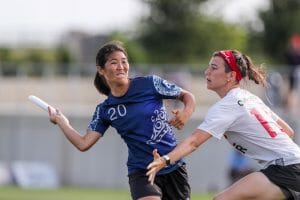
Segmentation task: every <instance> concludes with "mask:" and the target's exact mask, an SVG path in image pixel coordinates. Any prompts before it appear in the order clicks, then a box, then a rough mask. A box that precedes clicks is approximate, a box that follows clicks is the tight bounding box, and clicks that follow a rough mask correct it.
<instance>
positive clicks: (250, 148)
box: [198, 88, 300, 168]
mask: <svg viewBox="0 0 300 200" xmlns="http://www.w3.org/2000/svg"><path fill="white" fill-rule="evenodd" d="M278 119H279V117H278V116H277V115H276V114H275V113H274V112H273V111H272V110H271V109H270V108H269V107H268V106H266V105H265V104H264V103H263V101H262V100H261V99H260V98H258V97H257V96H255V95H253V94H252V93H250V92H248V91H247V90H243V89H241V88H235V89H232V90H230V91H229V92H228V94H227V95H226V96H225V97H224V98H222V99H221V100H220V101H218V102H217V103H215V104H214V105H213V106H212V107H211V108H210V109H209V111H208V113H207V115H206V117H205V119H204V121H203V122H202V123H201V124H200V125H199V126H198V129H201V130H203V131H206V132H208V133H209V134H211V135H212V136H214V137H216V138H218V139H221V138H222V136H223V135H224V137H225V138H226V139H227V141H228V142H229V143H230V144H231V145H232V146H233V147H235V148H236V149H237V150H239V151H240V152H241V153H243V154H244V155H245V156H248V157H250V158H253V159H255V160H257V161H258V162H259V163H260V164H261V165H262V166H263V167H264V168H265V167H267V166H269V165H270V164H277V165H290V164H295V163H300V148H299V147H298V145H297V144H295V143H294V142H293V140H292V139H291V138H290V137H289V136H288V135H287V134H286V133H285V132H284V131H283V130H282V128H281V127H280V126H279V125H278V124H277V123H276V121H277V120H278Z"/></svg>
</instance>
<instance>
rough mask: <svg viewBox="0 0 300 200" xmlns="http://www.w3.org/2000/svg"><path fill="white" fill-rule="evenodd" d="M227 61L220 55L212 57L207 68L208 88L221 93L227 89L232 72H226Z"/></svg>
mask: <svg viewBox="0 0 300 200" xmlns="http://www.w3.org/2000/svg"><path fill="white" fill-rule="evenodd" d="M224 64H225V62H224V60H223V59H222V58H221V57H219V56H214V57H212V58H211V60H210V62H209V64H208V67H207V69H206V70H205V78H206V84H207V89H210V90H213V91H215V92H217V93H218V94H219V95H220V92H222V91H224V90H226V88H227V85H228V82H229V81H230V74H231V73H226V72H225V65H224Z"/></svg>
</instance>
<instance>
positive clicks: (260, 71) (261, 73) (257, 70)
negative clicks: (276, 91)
mask: <svg viewBox="0 0 300 200" xmlns="http://www.w3.org/2000/svg"><path fill="white" fill-rule="evenodd" d="M231 52H232V54H233V56H234V58H235V62H236V65H237V67H238V69H239V70H240V72H241V75H242V77H243V78H245V77H248V79H249V80H252V81H254V82H255V83H256V84H261V85H263V86H266V84H267V81H266V77H265V76H266V75H265V74H266V73H265V69H264V66H263V65H259V66H257V67H256V66H255V65H254V64H253V62H252V60H251V58H250V57H249V56H247V55H245V54H243V53H241V52H239V51H237V50H231ZM218 54H219V52H215V53H214V54H213V56H217V55H218ZM230 71H232V70H231V68H230V67H229V66H228V65H227V64H226V62H225V72H226V73H228V72H230Z"/></svg>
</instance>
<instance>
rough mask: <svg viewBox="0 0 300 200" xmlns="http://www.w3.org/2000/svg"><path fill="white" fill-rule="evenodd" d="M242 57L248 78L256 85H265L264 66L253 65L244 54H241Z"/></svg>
mask: <svg viewBox="0 0 300 200" xmlns="http://www.w3.org/2000/svg"><path fill="white" fill-rule="evenodd" d="M242 57H243V59H244V60H245V62H246V72H247V74H246V75H247V76H248V79H249V80H252V81H254V82H255V83H256V84H258V85H259V84H260V85H262V86H266V85H267V81H266V72H265V68H264V66H263V65H262V64H261V65H259V66H258V67H255V66H254V64H253V63H252V61H251V59H250V57H248V56H246V55H244V54H242Z"/></svg>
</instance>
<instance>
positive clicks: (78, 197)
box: [0, 187, 212, 200]
mask: <svg viewBox="0 0 300 200" xmlns="http://www.w3.org/2000/svg"><path fill="white" fill-rule="evenodd" d="M130 199H131V198H130V194H129V192H128V191H127V190H122V189H98V188H94V189H91V188H74V187H63V188H59V189H21V188H18V187H0V200H130ZM191 199H192V200H209V199H212V195H210V194H198V193H193V195H192V198H191Z"/></svg>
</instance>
